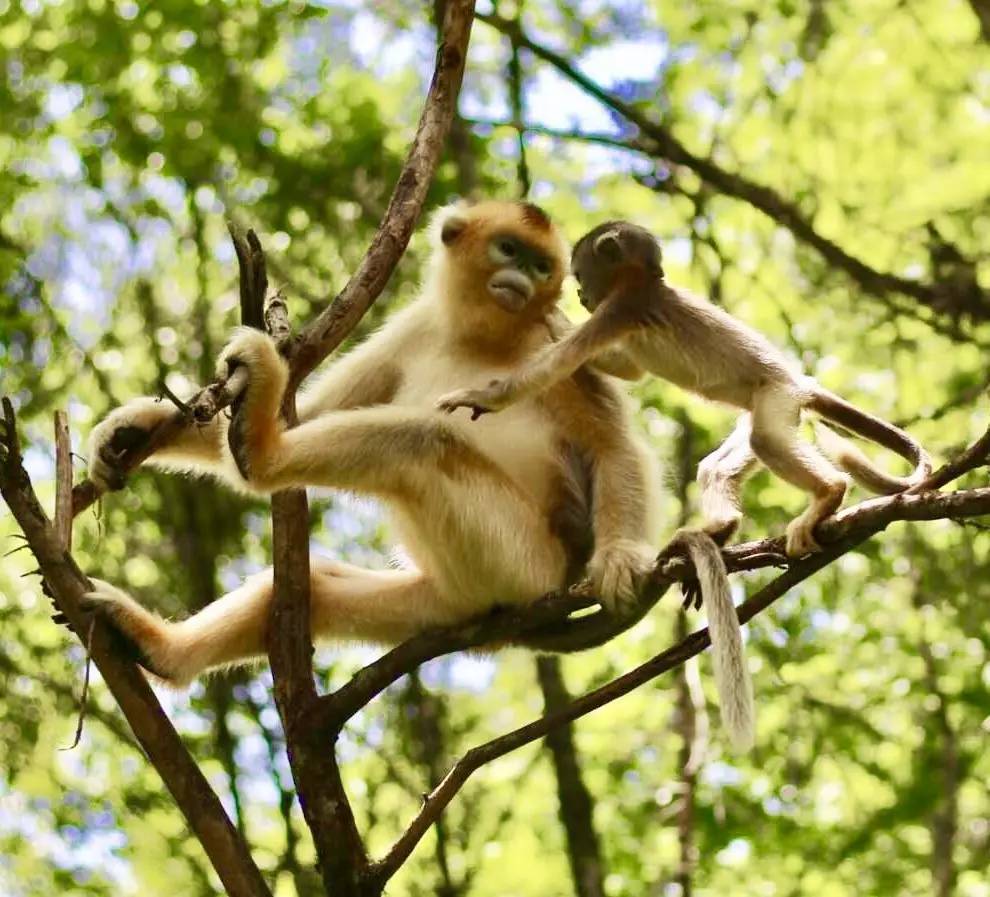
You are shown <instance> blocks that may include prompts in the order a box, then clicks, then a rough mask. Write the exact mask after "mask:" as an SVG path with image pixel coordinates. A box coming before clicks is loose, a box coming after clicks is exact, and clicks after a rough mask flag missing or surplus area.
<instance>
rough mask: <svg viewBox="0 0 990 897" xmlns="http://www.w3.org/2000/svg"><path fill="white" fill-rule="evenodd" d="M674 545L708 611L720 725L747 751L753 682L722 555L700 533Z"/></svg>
mask: <svg viewBox="0 0 990 897" xmlns="http://www.w3.org/2000/svg"><path fill="white" fill-rule="evenodd" d="M674 542H675V543H679V544H680V545H682V546H683V547H684V549H685V550H686V551H687V553H688V556H689V557H690V558H691V562H692V563H693V564H694V568H695V570H696V571H697V573H698V582H699V583H700V585H701V598H702V601H703V602H704V604H705V610H706V611H707V612H708V630H709V632H710V634H711V639H712V656H713V657H714V660H715V687H716V688H717V689H718V700H719V706H720V710H721V715H722V724H723V725H724V726H725V728H726V730H727V731H728V733H729V738H730V739H731V740H732V744H733V746H734V747H735V748H736V749H737V750H741V751H742V750H748V749H749V748H751V747H752V746H753V737H754V729H755V724H754V716H755V712H754V710H753V683H752V680H751V679H750V677H749V667H748V666H747V665H746V654H745V651H744V649H743V640H742V629H741V627H740V626H739V618H738V617H737V616H736V609H735V607H734V606H733V604H732V592H731V591H730V590H729V575H728V572H727V571H726V569H725V562H724V561H723V560H722V552H721V551H719V547H718V545H716V544H715V542H714V541H713V540H712V537H711V536H709V535H708V534H707V533H705V532H701V531H700V530H681V531H680V532H678V534H677V535H676V536H675V537H674Z"/></svg>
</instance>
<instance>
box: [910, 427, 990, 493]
mask: <svg viewBox="0 0 990 897" xmlns="http://www.w3.org/2000/svg"><path fill="white" fill-rule="evenodd" d="M987 464H990V427H988V428H987V431H986V433H984V434H983V435H982V436H981V437H980V438H979V439H978V440H977V441H976V442H974V443H973V444H972V445H971V446H970V447H969V448H968V449H966V451H964V452H963V453H962V454H960V455H959V457H957V458H953V459H952V460H951V461H949V462H948V464H944V465H943V466H942V467H940V468H939V469H938V470H936V471H935V472H934V473H932V475H931V476H930V477H928V479H927V480H925V481H924V482H921V483H919V484H918V485H917V486H914V487H913V488H911V489H910V490H909V491H910V492H912V493H916V492H927V491H928V490H931V489H941V488H942V487H943V486H945V485H947V484H948V483H951V482H952V481H953V480H957V479H959V477H961V476H962V475H963V474H964V473H969V471H971V470H975V469H976V468H977V467H985V466H986V465H987Z"/></svg>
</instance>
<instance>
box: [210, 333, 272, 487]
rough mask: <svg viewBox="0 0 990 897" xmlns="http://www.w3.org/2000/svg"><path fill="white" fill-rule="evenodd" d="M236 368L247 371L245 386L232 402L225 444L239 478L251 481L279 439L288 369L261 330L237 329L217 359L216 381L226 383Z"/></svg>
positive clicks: (256, 475) (258, 472)
mask: <svg viewBox="0 0 990 897" xmlns="http://www.w3.org/2000/svg"><path fill="white" fill-rule="evenodd" d="M238 368H245V369H247V372H248V379H247V385H246V386H245V387H244V390H243V391H242V392H241V394H240V395H239V396H238V397H237V398H236V399H235V400H234V403H233V405H232V406H231V409H232V416H231V420H230V426H229V427H228V428H227V442H228V445H229V446H230V452H231V455H233V458H234V462H235V463H236V464H237V469H238V470H239V471H240V472H241V476H243V477H244V479H245V480H247V481H248V482H254V481H255V480H256V479H257V477H258V476H259V474H260V472H261V471H260V468H259V462H260V461H262V460H263V459H264V458H266V457H270V456H271V454H272V444H273V442H274V441H275V440H277V438H278V434H279V423H278V412H279V406H280V405H281V404H282V395H283V394H284V392H285V386H286V383H287V382H288V379H289V369H288V366H287V365H286V363H285V360H284V359H283V358H282V356H281V355H279V354H278V349H276V347H275V343H274V342H272V340H271V339H270V338H269V337H268V336H267V335H266V334H264V333H262V332H261V331H260V330H255V329H253V328H251V327H239V328H238V329H237V330H236V331H235V333H234V336H233V337H232V339H231V340H230V342H229V343H227V345H226V347H225V348H224V350H223V351H222V352H221V353H220V357H219V358H218V359H217V379H219V380H229V379H230V377H231V375H232V374H233V373H234V371H235V370H237V369H238Z"/></svg>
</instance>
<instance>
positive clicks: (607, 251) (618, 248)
mask: <svg viewBox="0 0 990 897" xmlns="http://www.w3.org/2000/svg"><path fill="white" fill-rule="evenodd" d="M594 251H595V255H597V256H600V257H601V258H603V259H605V260H606V261H609V262H612V263H613V264H614V263H615V262H621V261H622V240H621V238H620V237H619V232H618V231H617V230H607V231H605V233H603V234H602V235H601V236H600V237H596V238H595V244H594Z"/></svg>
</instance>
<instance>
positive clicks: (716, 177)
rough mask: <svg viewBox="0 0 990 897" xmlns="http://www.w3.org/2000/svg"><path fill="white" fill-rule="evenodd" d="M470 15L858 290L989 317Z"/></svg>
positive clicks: (976, 299)
mask: <svg viewBox="0 0 990 897" xmlns="http://www.w3.org/2000/svg"><path fill="white" fill-rule="evenodd" d="M476 18H478V19H480V20H481V21H482V22H485V23H486V24H487V25H490V26H492V27H493V28H495V29H497V30H498V31H500V32H502V33H503V34H505V35H507V36H508V37H509V38H510V39H512V40H513V41H514V42H516V43H517V44H518V45H519V46H521V47H525V48H526V49H528V50H529V51H530V52H532V53H533V54H534V55H536V56H538V57H539V58H540V59H542V60H544V62H547V63H549V64H550V65H552V66H553V67H554V68H555V69H557V71H559V72H560V73H561V74H562V75H563V76H564V77H565V78H567V79H568V80H569V81H571V82H572V83H573V84H575V85H577V86H578V87H579V88H581V90H583V91H584V92H585V93H587V94H588V95H589V96H592V97H594V98H595V99H596V100H598V101H599V102H600V103H602V104H603V105H604V106H607V107H608V108H609V109H611V110H612V111H613V112H615V113H617V114H618V115H621V116H622V117H623V118H625V119H626V120H627V121H629V122H630V123H632V124H634V125H635V126H636V127H637V128H638V129H639V131H640V136H639V138H637V139H635V140H633V141H631V142H630V144H629V145H630V147H631V148H637V147H638V146H640V145H642V146H643V148H644V151H646V152H648V153H649V154H650V155H652V156H656V157H658V158H661V159H663V160H665V161H667V162H670V163H673V164H675V165H683V166H685V167H687V168H689V169H691V171H693V172H694V173H695V174H696V175H697V176H698V177H700V178H701V179H702V180H703V181H705V182H706V183H707V184H710V185H711V186H712V187H714V188H716V189H717V190H719V191H720V192H722V193H724V194H726V195H727V196H732V197H735V198H736V199H741V200H743V201H744V202H747V203H749V204H750V205H752V206H753V207H754V208H756V209H759V210H760V211H761V212H763V213H764V214H765V215H767V216H768V217H770V218H772V219H773V220H774V221H775V222H776V223H777V224H779V225H781V226H782V227H786V228H787V229H788V230H789V231H791V233H793V234H794V236H795V237H797V239H799V240H800V241H801V242H803V243H806V244H808V245H809V246H811V247H813V248H814V249H816V250H817V251H818V252H819V254H821V256H822V257H823V258H824V259H825V260H826V261H827V262H828V263H829V264H830V265H832V266H833V267H836V268H838V269H839V270H841V271H844V272H845V273H846V274H847V275H849V276H850V277H851V278H852V279H853V280H855V281H856V282H857V283H858V284H859V286H860V287H861V288H862V289H863V290H864V292H866V293H869V294H871V295H874V296H879V297H883V296H885V295H886V294H888V293H901V294H903V295H906V296H910V297H912V298H913V299H916V300H917V301H918V302H920V303H922V304H923V305H926V306H928V307H929V308H931V309H932V310H933V311H936V312H941V313H949V314H951V315H952V316H953V317H959V316H961V315H963V314H965V315H968V316H970V317H971V318H972V319H973V320H976V321H987V320H990V296H988V294H987V291H986V290H981V289H980V288H979V287H978V286H977V285H974V284H971V285H969V286H968V287H967V288H966V289H961V288H958V287H956V286H955V285H953V284H951V283H948V282H946V283H934V282H923V281H918V280H912V279H910V278H906V277H900V276H899V275H896V274H892V273H890V272H888V271H879V270H877V269H876V268H873V267H871V266H869V265H867V264H866V263H865V262H864V261H862V260H861V259H859V258H857V257H855V256H853V255H851V254H850V253H848V252H846V250H844V249H843V248H842V247H840V246H839V245H838V244H836V243H834V242H833V241H832V240H830V239H828V237H826V236H824V235H823V234H821V233H819V232H818V231H817V230H816V229H815V227H814V225H813V224H812V221H811V218H810V217H809V216H808V215H807V214H806V213H805V212H803V211H802V210H801V208H800V207H799V206H798V205H797V204H796V203H794V202H791V201H790V200H788V199H785V198H784V197H783V196H782V195H781V194H780V193H778V192H777V191H776V190H774V189H773V188H772V187H768V186H766V185H764V184H759V183H756V182H755V181H751V180H749V178H747V177H745V176H743V175H740V174H736V173H734V172H730V171H727V170H725V169H724V168H722V167H720V166H719V165H718V164H717V163H716V162H715V161H714V160H713V159H712V158H711V157H705V156H699V155H696V154H695V153H692V152H691V151H690V150H689V149H688V148H687V147H686V146H685V145H684V144H683V143H681V141H680V140H678V139H677V138H676V137H675V136H674V134H673V132H672V131H670V130H669V129H668V128H666V127H665V126H664V125H662V124H660V123H658V122H656V121H654V120H653V119H651V118H649V117H648V116H647V115H646V114H645V113H643V112H641V111H640V110H639V109H638V108H637V107H636V106H634V105H633V104H632V103H628V102H626V101H624V100H622V99H621V98H620V97H618V96H616V95H615V94H613V93H611V92H610V91H607V90H605V89H604V88H603V87H602V86H601V85H599V84H597V83H596V82H595V81H593V80H592V79H591V78H589V77H588V76H587V75H585V74H584V73H583V72H581V71H580V70H579V69H578V68H576V67H575V66H573V65H572V64H571V63H570V62H569V61H568V60H567V59H565V58H564V57H563V56H562V55H561V54H560V53H556V52H555V51H553V50H551V49H550V48H548V47H545V46H543V45H542V44H539V43H537V42H536V41H534V40H533V39H532V38H530V37H529V36H528V35H527V34H526V33H525V31H523V29H522V28H521V27H520V25H519V23H518V22H516V21H515V20H513V19H506V18H503V17H501V16H498V15H495V14H488V13H476Z"/></svg>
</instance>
